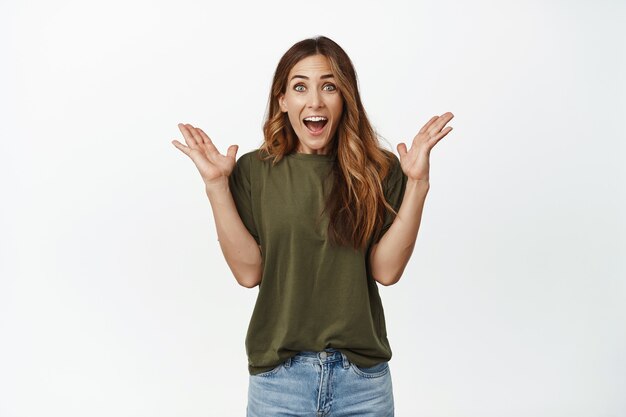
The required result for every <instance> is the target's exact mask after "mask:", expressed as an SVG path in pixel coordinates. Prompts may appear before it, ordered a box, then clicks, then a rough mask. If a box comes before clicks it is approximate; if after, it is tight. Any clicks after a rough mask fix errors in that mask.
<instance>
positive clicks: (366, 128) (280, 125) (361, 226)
mask: <svg viewBox="0 0 626 417" xmlns="http://www.w3.org/2000/svg"><path fill="white" fill-rule="evenodd" d="M312 55H323V56H325V57H326V58H327V59H328V61H329V62H330V68H331V71H332V73H333V75H334V77H335V81H336V83H337V88H338V90H339V92H340V93H341V95H342V97H343V103H344V104H343V112H342V115H341V118H340V120H339V123H338V126H337V131H336V134H335V137H334V138H332V140H331V150H330V154H331V155H334V156H335V159H334V161H335V163H334V165H333V169H332V172H333V185H332V189H331V192H330V194H329V195H332V196H333V198H329V199H328V200H327V201H326V205H325V209H324V212H327V213H328V215H329V219H330V220H329V223H328V237H329V239H330V241H331V242H332V243H334V244H337V245H342V246H351V247H353V248H354V249H357V250H358V249H363V248H365V247H366V246H367V244H368V243H369V239H370V238H372V237H373V236H374V235H376V234H377V233H379V232H380V230H381V228H382V224H383V222H384V219H385V213H386V210H390V211H391V212H393V213H394V214H397V213H396V211H395V210H394V208H393V207H392V206H391V205H390V204H389V203H387V201H386V199H385V195H384V192H383V181H384V179H385V178H386V177H387V175H388V174H389V172H390V169H391V165H392V163H393V158H394V155H393V153H392V152H390V151H389V150H386V149H384V148H382V147H381V146H380V143H379V141H378V137H377V135H376V132H375V131H374V129H373V128H372V126H371V124H370V122H369V120H368V118H367V116H366V114H365V109H364V108H363V104H362V103H361V97H360V94H359V89H358V84H357V75H356V71H355V69H354V65H353V64H352V61H351V60H350V58H349V57H348V55H347V54H346V52H345V51H344V50H343V49H342V48H341V47H340V46H339V45H338V44H336V43H335V42H334V41H332V40H331V39H329V38H327V37H325V36H318V37H315V38H310V39H304V40H302V41H300V42H298V43H296V44H294V45H293V46H292V47H291V48H290V49H289V50H288V51H287V52H285V54H284V55H283V56H282V58H281V59H280V61H279V62H278V66H277V68H276V72H275V73H274V78H273V81H272V88H271V91H270V95H269V101H268V110H267V113H266V116H265V121H264V124H263V134H264V142H263V144H262V145H261V146H260V150H261V153H262V154H264V156H263V159H270V158H273V164H276V163H278V162H279V161H280V160H281V159H282V158H283V157H284V156H285V155H288V154H290V153H292V152H295V150H296V147H297V145H298V137H297V136H296V133H295V131H294V130H293V127H292V126H291V123H290V121H289V117H288V115H287V113H283V112H282V111H281V109H280V106H279V103H278V98H279V96H280V95H281V94H284V93H285V92H286V88H287V77H288V76H289V72H290V71H291V69H292V68H293V67H294V66H295V65H296V64H297V63H298V62H299V61H300V60H302V59H304V58H307V57H309V56H312Z"/></svg>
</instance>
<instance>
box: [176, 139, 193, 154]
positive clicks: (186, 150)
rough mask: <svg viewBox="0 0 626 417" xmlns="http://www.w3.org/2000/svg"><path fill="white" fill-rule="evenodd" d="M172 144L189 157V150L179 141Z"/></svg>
mask: <svg viewBox="0 0 626 417" xmlns="http://www.w3.org/2000/svg"><path fill="white" fill-rule="evenodd" d="M172 143H173V144H174V146H176V147H177V148H178V149H180V150H181V151H182V152H183V153H184V154H185V155H187V156H189V152H190V150H189V148H188V147H186V146H185V145H183V144H182V143H180V142H179V141H177V140H173V141H172Z"/></svg>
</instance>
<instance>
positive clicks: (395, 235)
mask: <svg viewBox="0 0 626 417" xmlns="http://www.w3.org/2000/svg"><path fill="white" fill-rule="evenodd" d="M429 189H430V184H429V182H428V181H415V180H412V179H409V180H408V181H407V184H406V189H405V191H404V197H403V199H402V204H401V205H400V209H399V210H398V215H397V216H396V218H395V219H394V221H393V223H392V224H391V226H390V227H389V230H387V232H386V233H385V234H384V236H383V237H382V238H381V239H380V241H379V242H378V243H377V244H376V245H374V246H372V250H371V251H370V257H369V260H370V267H371V271H372V275H373V277H374V278H375V279H376V281H378V282H380V283H381V284H383V285H392V284H395V283H396V282H398V280H400V277H401V276H402V272H403V271H404V268H405V267H406V265H407V263H408V262H409V259H410V257H411V254H412V253H413V248H414V247H415V241H416V239H417V232H418V230H419V226H420V222H421V220H422V211H423V209H424V202H425V200H426V195H427V194H428V190H429Z"/></svg>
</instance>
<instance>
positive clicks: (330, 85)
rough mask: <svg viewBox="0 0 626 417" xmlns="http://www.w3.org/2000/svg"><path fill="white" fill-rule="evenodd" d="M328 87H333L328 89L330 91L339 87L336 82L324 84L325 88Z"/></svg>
mask: <svg viewBox="0 0 626 417" xmlns="http://www.w3.org/2000/svg"><path fill="white" fill-rule="evenodd" d="M326 87H331V89H330V90H328V91H335V90H336V89H337V87H335V85H334V84H326V85H325V86H324V88H326Z"/></svg>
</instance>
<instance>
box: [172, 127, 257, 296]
mask: <svg viewBox="0 0 626 417" xmlns="http://www.w3.org/2000/svg"><path fill="white" fill-rule="evenodd" d="M178 127H179V129H180V131H181V132H182V133H183V136H184V137H185V142H186V143H187V145H188V146H185V145H183V144H182V143H180V142H179V141H177V140H173V141H172V144H173V145H174V146H176V147H177V148H178V149H180V150H181V151H182V152H183V153H184V154H185V155H187V156H189V157H190V158H191V160H192V161H193V162H194V164H195V165H196V167H197V168H198V171H200V175H201V176H202V180H203V181H204V183H205V189H206V193H207V196H208V197H209V202H210V203H211V208H212V210H213V219H214V220H215V228H216V230H217V239H218V241H219V243H220V247H221V249H222V253H223V254H224V258H225V259H226V263H227V264H228V266H229V267H230V270H231V271H232V273H233V275H234V276H235V279H236V280H237V282H238V283H239V284H240V285H242V286H244V287H247V288H252V287H255V286H256V285H258V284H259V283H260V282H261V275H262V257H261V247H260V246H258V245H257V243H256V241H255V240H254V237H253V236H252V235H251V234H250V232H248V229H246V227H245V226H244V224H243V221H242V220H241V217H240V216H239V213H238V211H237V207H236V206H235V201H234V200H233V195H232V193H231V192H230V189H229V187H228V177H229V175H230V174H231V172H232V171H233V168H234V166H235V163H236V162H235V161H236V160H235V155H236V154H237V149H238V146H237V145H231V146H229V147H228V151H227V153H226V155H222V154H220V153H219V151H218V150H217V148H216V147H215V145H214V144H213V142H212V141H211V139H210V138H209V136H208V135H207V134H206V133H204V131H202V129H200V128H194V127H193V126H192V125H190V124H182V123H180V124H179V125H178Z"/></svg>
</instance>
